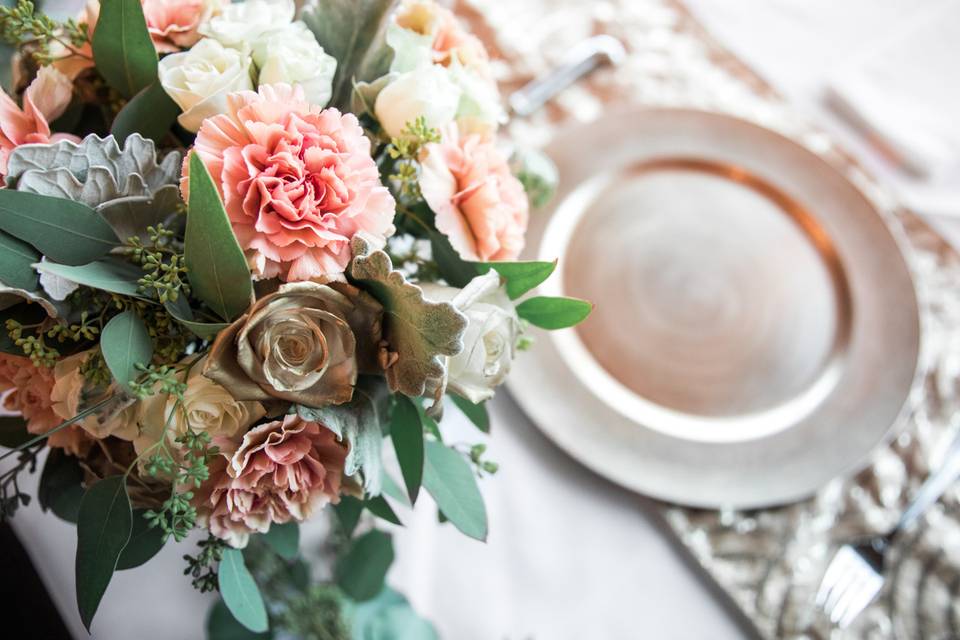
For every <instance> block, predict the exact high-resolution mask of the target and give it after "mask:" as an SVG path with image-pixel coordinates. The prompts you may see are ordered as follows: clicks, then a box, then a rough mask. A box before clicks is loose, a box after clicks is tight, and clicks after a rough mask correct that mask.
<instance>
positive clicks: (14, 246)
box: [0, 231, 40, 291]
mask: <svg viewBox="0 0 960 640" xmlns="http://www.w3.org/2000/svg"><path fill="white" fill-rule="evenodd" d="M36 262H40V253H39V252H38V251H37V250H36V249H34V248H33V247H31V246H30V245H29V244H27V243H26V242H23V241H22V240H17V239H16V238H14V237H13V236H11V235H9V234H7V233H4V232H2V231H0V283H3V284H5V285H7V286H8V287H13V288H15V289H23V290H25V291H36V290H37V289H38V288H39V286H40V282H39V280H40V276H39V275H38V274H37V272H36V271H35V270H34V268H33V264H34V263H36Z"/></svg>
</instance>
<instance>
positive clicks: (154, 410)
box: [133, 360, 266, 454]
mask: <svg viewBox="0 0 960 640" xmlns="http://www.w3.org/2000/svg"><path fill="white" fill-rule="evenodd" d="M203 364H204V363H203V361H202V360H201V361H199V362H197V363H195V364H194V365H193V367H191V369H190V372H189V373H188V374H186V383H187V389H186V391H184V393H183V405H182V406H181V407H177V399H176V398H175V397H173V396H171V395H169V394H165V393H157V394H154V395H152V396H150V397H148V398H147V399H146V400H144V401H143V403H142V404H143V409H142V411H141V413H140V435H139V437H137V439H136V440H134V443H133V444H134V447H135V448H136V450H137V453H140V454H142V453H143V452H144V451H146V450H147V449H148V448H149V447H150V446H152V445H154V444H156V443H157V442H158V441H159V440H160V438H161V437H163V436H164V434H165V435H166V438H167V442H168V443H170V444H173V443H174V441H175V440H176V439H177V438H178V437H180V436H182V435H184V434H185V433H186V432H187V430H188V429H189V430H191V431H193V432H195V433H200V432H204V433H207V434H209V435H210V437H211V438H233V437H235V436H240V435H242V434H243V433H244V432H245V431H246V430H247V429H248V428H249V427H250V425H252V424H253V423H254V422H256V421H257V420H259V419H260V418H262V417H263V416H264V415H265V414H266V411H265V410H264V408H263V405H262V404H260V403H259V402H237V401H236V400H235V399H234V398H233V396H232V395H230V392H228V391H227V390H226V389H224V388H223V387H221V386H220V385H219V384H217V383H216V382H214V381H213V380H210V379H209V378H206V377H205V376H204V375H203V374H202V373H201V371H202V369H203ZM183 377H184V376H183V374H181V380H182V379H183Z"/></svg>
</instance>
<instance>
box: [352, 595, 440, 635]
mask: <svg viewBox="0 0 960 640" xmlns="http://www.w3.org/2000/svg"><path fill="white" fill-rule="evenodd" d="M350 622H351V624H350V626H351V627H352V629H353V636H352V638H353V640H439V637H440V636H439V635H437V631H436V629H434V628H433V625H432V624H430V622H428V621H427V620H424V619H423V618H421V617H420V616H419V615H417V612H416V611H414V610H413V607H411V606H410V603H409V602H408V601H407V599H406V598H404V597H403V596H402V595H401V594H399V593H397V592H396V591H394V590H393V589H391V588H390V587H385V588H384V589H383V591H381V592H380V593H379V594H377V597H375V598H374V599H372V600H367V601H366V602H361V603H358V604H357V605H355V606H354V607H353V608H352V609H351V611H350Z"/></svg>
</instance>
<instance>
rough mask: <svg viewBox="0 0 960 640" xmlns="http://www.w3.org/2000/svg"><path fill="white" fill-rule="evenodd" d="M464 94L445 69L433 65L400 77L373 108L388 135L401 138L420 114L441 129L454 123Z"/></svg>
mask: <svg viewBox="0 0 960 640" xmlns="http://www.w3.org/2000/svg"><path fill="white" fill-rule="evenodd" d="M461 93H462V92H461V90H460V87H458V86H457V85H456V84H454V83H453V81H452V80H451V79H450V74H449V72H448V71H447V70H446V69H445V68H443V67H441V66H439V65H430V66H425V67H420V68H417V69H414V70H413V71H408V72H406V73H402V74H400V75H399V76H397V78H396V79H395V80H393V81H392V82H390V84H388V85H387V86H386V87H384V89H383V91H381V92H380V95H378V96H377V100H376V102H375V103H374V108H373V110H374V112H375V114H376V116H377V120H379V121H380V124H381V125H382V126H383V128H384V130H385V131H386V132H387V134H389V135H390V136H392V137H395V138H399V137H401V136H402V135H403V130H404V129H405V128H406V126H407V124H408V123H410V122H413V121H415V120H416V119H417V118H418V117H420V116H423V118H424V119H425V120H426V123H427V126H429V127H433V128H437V129H439V128H441V127H444V126H445V125H447V124H449V123H450V122H452V121H453V119H454V117H456V115H457V109H458V107H459V105H460V96H461Z"/></svg>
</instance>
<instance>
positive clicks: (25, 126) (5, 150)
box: [0, 67, 79, 176]
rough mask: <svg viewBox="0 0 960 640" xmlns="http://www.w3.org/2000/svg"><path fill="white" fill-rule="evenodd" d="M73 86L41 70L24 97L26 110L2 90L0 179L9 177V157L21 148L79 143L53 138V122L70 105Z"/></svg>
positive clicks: (59, 75)
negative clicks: (60, 142)
mask: <svg viewBox="0 0 960 640" xmlns="http://www.w3.org/2000/svg"><path fill="white" fill-rule="evenodd" d="M72 96H73V84H72V83H71V82H70V79H69V78H67V76H65V75H63V74H62V73H60V72H59V71H57V70H56V69H54V68H53V67H41V68H40V71H39V72H38V73H37V77H36V78H34V80H33V82H31V83H30V86H29V87H27V90H26V91H25V92H24V94H23V108H22V109H21V108H20V107H18V106H17V103H16V102H14V101H13V99H12V98H11V97H10V96H8V95H7V94H6V93H4V92H3V90H2V89H0V176H3V175H6V173H7V161H8V159H9V158H10V153H11V152H12V151H13V150H14V149H16V148H17V147H19V146H20V145H22V144H29V143H34V142H40V143H45V142H51V141H56V140H59V139H63V138H66V139H70V140H77V141H79V139H78V138H76V136H71V135H67V134H55V135H51V134H50V124H49V123H50V122H51V121H52V120H55V119H57V118H58V117H60V115H61V114H62V113H63V112H64V110H65V109H66V108H67V105H68V104H70V99H71V97H72Z"/></svg>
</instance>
